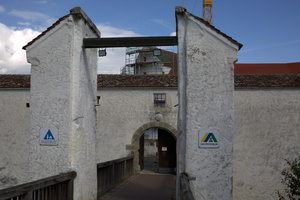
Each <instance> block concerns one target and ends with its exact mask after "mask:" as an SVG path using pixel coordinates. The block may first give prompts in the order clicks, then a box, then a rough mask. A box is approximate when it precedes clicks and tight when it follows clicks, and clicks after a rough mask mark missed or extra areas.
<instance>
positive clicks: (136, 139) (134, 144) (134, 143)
mask: <svg viewBox="0 0 300 200" xmlns="http://www.w3.org/2000/svg"><path fill="white" fill-rule="evenodd" d="M150 128H159V129H162V130H166V131H167V132H169V133H170V134H171V135H172V136H173V137H174V138H175V139H177V130H176V129H175V128H174V127H172V126H171V125H169V124H167V123H165V122H149V123H146V124H144V125H142V126H141V127H140V128H138V129H137V130H136V131H135V133H134V134H133V136H132V140H131V148H130V149H131V150H132V152H133V155H134V170H135V172H139V171H140V170H141V169H140V166H139V149H140V138H141V136H142V135H143V134H144V132H145V131H146V130H148V129H150Z"/></svg>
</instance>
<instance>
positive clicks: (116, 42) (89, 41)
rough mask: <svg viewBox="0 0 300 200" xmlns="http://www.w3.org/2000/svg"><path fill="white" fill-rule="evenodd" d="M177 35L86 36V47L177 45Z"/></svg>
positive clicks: (84, 44) (84, 43)
mask: <svg viewBox="0 0 300 200" xmlns="http://www.w3.org/2000/svg"><path fill="white" fill-rule="evenodd" d="M177 44H178V40H177V36H159V37H114V38H84V39H83V47H84V48H109V47H144V46H176V45H177Z"/></svg>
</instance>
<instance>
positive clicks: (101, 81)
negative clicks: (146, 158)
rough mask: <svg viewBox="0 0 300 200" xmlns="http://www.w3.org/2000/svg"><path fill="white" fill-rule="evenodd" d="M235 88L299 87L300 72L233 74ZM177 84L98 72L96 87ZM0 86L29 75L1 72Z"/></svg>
mask: <svg viewBox="0 0 300 200" xmlns="http://www.w3.org/2000/svg"><path fill="white" fill-rule="evenodd" d="M234 85H235V87H236V88H246V87H275V88H276V87H277V88H278V87H279V88H281V87H293V88H295V87H297V88H299V87H300V74H254V75H235V79H234ZM177 86H178V80H177V76H175V75H148V74H145V75H144V74H142V75H118V74H113V75H112V74H99V75H98V82H97V87H98V88H128V87H133V88H145V87H154V88H164V87H166V88H168V87H169V88H176V87H177ZM0 88H4V89H5V88H7V89H8V88H15V89H22V88H28V89H29V88H30V75H19V74H18V75H17V74H14V75H12V74H2V75H0Z"/></svg>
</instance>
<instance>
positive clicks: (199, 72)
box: [177, 12, 238, 200]
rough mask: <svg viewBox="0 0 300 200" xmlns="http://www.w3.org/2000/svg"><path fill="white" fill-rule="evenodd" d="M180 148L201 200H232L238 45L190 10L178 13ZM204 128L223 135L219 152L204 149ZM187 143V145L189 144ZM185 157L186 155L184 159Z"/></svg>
mask: <svg viewBox="0 0 300 200" xmlns="http://www.w3.org/2000/svg"><path fill="white" fill-rule="evenodd" d="M177 22H178V23H177V24H178V25H177V26H178V27H177V30H178V31H177V35H178V60H179V63H178V67H179V73H178V74H179V87H178V90H179V99H180V100H179V105H180V106H183V105H186V109H180V111H179V120H178V132H183V133H185V136H182V137H185V139H186V142H184V138H182V139H180V141H179V142H180V143H181V144H180V145H182V146H183V147H182V148H185V152H184V150H182V151H181V152H180V154H181V155H180V158H179V161H178V162H180V163H183V164H182V165H181V166H180V167H181V168H179V173H182V172H186V173H187V174H188V175H189V176H191V177H194V178H195V180H193V181H190V185H191V189H192V192H193V195H194V197H195V199H207V200H213V199H224V200H225V199H226V200H227V199H232V177H233V126H234V123H233V120H234V116H233V109H234V106H233V102H234V100H233V91H234V75H233V67H234V61H235V60H237V52H238V46H237V45H236V44H233V43H231V42H230V41H229V40H228V39H227V38H224V37H223V36H221V35H219V34H218V33H216V31H214V30H212V29H211V28H210V27H208V26H207V25H205V24H203V23H202V22H200V21H199V20H198V19H196V18H195V17H193V16H192V15H190V14H189V13H187V12H180V13H178V14H177ZM200 130H217V131H219V136H220V137H219V143H220V146H219V148H213V149H211V148H199V142H198V141H199V137H198V132H199V131H200ZM184 145H185V146H184ZM184 156H185V157H184Z"/></svg>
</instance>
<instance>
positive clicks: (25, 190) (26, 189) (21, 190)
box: [0, 171, 77, 199]
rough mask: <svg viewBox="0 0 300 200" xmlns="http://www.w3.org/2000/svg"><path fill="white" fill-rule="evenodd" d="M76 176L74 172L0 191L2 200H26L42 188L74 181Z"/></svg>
mask: <svg viewBox="0 0 300 200" xmlns="http://www.w3.org/2000/svg"><path fill="white" fill-rule="evenodd" d="M76 176H77V173H76V172H74V171H73V172H68V173H64V174H60V175H56V176H52V177H48V178H44V179H41V180H37V181H33V182H30V183H25V184H21V185H17V186H14V187H10V188H7V189H3V190H0V199H9V198H14V197H17V196H24V197H22V198H25V199H26V198H27V196H28V195H30V194H31V195H32V191H35V190H40V189H41V188H46V187H48V186H51V185H55V184H58V183H61V182H64V181H68V180H74V179H75V177H76ZM32 198H33V197H32V196H29V199H32Z"/></svg>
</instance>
